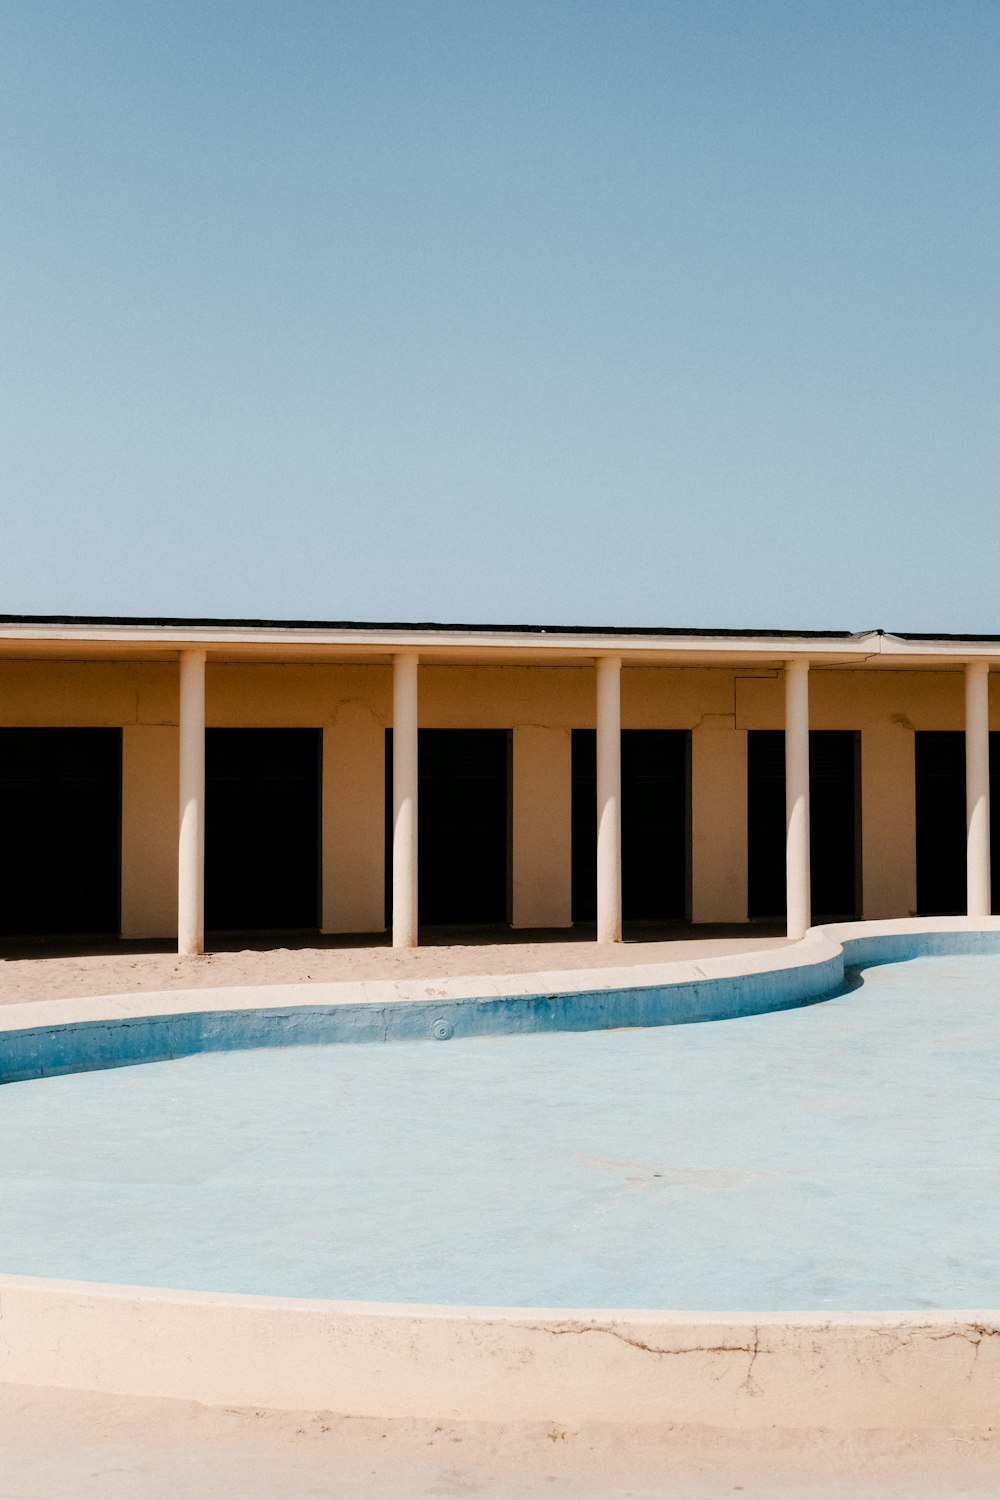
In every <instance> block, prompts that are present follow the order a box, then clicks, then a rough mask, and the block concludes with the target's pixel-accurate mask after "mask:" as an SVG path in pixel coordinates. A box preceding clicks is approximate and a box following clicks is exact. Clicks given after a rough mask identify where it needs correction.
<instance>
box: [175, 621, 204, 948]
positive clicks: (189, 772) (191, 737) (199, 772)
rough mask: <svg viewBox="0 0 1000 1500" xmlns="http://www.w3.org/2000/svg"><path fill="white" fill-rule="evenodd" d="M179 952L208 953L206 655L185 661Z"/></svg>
mask: <svg viewBox="0 0 1000 1500" xmlns="http://www.w3.org/2000/svg"><path fill="white" fill-rule="evenodd" d="M179 725H180V825H179V834H178V845H177V951H178V953H184V954H198V953H204V951H205V652H204V651H182V652H181V659H180V715H179Z"/></svg>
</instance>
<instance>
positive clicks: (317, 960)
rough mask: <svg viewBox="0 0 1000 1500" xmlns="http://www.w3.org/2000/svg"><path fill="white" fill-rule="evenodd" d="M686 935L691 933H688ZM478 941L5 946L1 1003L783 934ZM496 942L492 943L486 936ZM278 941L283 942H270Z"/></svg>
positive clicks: (654, 954)
mask: <svg viewBox="0 0 1000 1500" xmlns="http://www.w3.org/2000/svg"><path fill="white" fill-rule="evenodd" d="M684 930H685V931H686V932H689V931H690V929H684ZM498 936H499V934H498V933H496V932H495V931H494V932H491V933H489V934H487V935H486V939H485V940H482V939H481V938H480V937H478V936H477V935H475V934H469V935H468V937H466V939H465V940H463V941H449V942H441V941H440V939H439V940H438V941H437V942H435V941H434V938H435V934H433V933H432V934H430V935H429V939H430V940H429V941H428V942H427V943H426V944H425V945H424V946H422V947H420V948H415V949H410V950H400V951H396V950H394V949H392V948H390V947H388V946H387V945H386V944H384V943H383V944H378V943H374V944H373V943H371V942H365V943H362V942H360V941H359V940H357V939H355V940H354V941H353V943H352V942H350V941H344V940H335V939H334V940H330V941H324V943H323V945H322V946H317V947H298V946H296V947H274V948H266V947H264V946H263V944H261V945H258V946H255V947H253V948H236V947H227V948H225V949H216V950H215V951H213V952H210V953H206V954H205V955H204V957H202V958H178V956H177V954H176V953H171V952H169V951H164V948H163V946H162V945H160V944H155V943H120V944H118V945H116V946H115V948H114V949H113V950H110V951H108V950H105V951H103V952H101V951H93V950H89V951H88V950H87V949H86V948H78V949H76V950H75V951H74V949H73V947H72V946H71V945H70V944H68V943H66V942H63V943H60V944H56V943H51V944H35V945H30V944H21V945H19V946H17V947H10V948H7V949H6V950H3V951H4V953H5V956H4V957H3V958H2V959H0V1004H6V1005H11V1004H14V1003H18V1002H23V1001H26V1000H70V999H78V998H82V997H84V996H87V995H121V994H129V993H135V992H140V991H146V990H176V989H203V988H204V989H207V988H211V987H214V986H216V985H245V984H298V983H301V982H303V981H309V980H312V981H337V980H351V979H358V980H361V979H438V978H450V977H452V976H456V975H464V974H523V973H532V972H534V971H535V970H551V969H585V968H608V967H612V968H617V967H620V966H621V965H623V964H648V963H669V962H671V961H675V960H678V959H692V958H707V957H710V956H713V955H715V956H721V955H724V954H729V953H741V952H749V951H750V950H752V949H757V948H780V947H783V946H785V943H786V940H785V939H784V938H782V937H780V936H777V935H770V936H767V935H761V934H760V932H759V930H758V929H750V930H748V929H746V928H712V929H709V928H706V929H703V930H702V931H701V932H699V936H698V937H697V938H692V937H688V936H684V937H667V938H659V939H649V940H643V941H631V942H624V943H606V944H601V943H595V942H589V941H585V940H580V939H575V940H572V941H566V939H565V936H564V935H557V936H555V937H552V936H551V935H549V934H547V933H542V934H524V935H523V939H522V938H521V936H520V935H513V936H512V937H505V938H504V940H503V941H497V940H496V939H497V937H498ZM491 939H492V940H491ZM275 941H276V942H280V941H281V939H280V938H279V939H275Z"/></svg>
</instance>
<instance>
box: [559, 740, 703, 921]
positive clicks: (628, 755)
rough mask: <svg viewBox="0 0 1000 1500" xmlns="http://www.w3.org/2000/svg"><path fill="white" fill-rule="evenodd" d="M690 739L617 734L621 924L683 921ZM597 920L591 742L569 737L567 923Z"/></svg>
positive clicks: (686, 911)
mask: <svg viewBox="0 0 1000 1500" xmlns="http://www.w3.org/2000/svg"><path fill="white" fill-rule="evenodd" d="M690 761H691V736H690V734H689V733H688V732H687V730H684V729H623V730H622V916H623V918H624V920H625V921H633V922H635V921H657V920H659V921H666V920H676V919H678V918H679V919H681V920H684V919H685V918H686V917H687V916H688V914H689V907H690V901H689V870H690V858H689V849H690V843H691V839H690V796H689V784H690ZM596 916H597V736H596V734H595V732H594V730H593V729H574V730H573V921H574V922H592V921H594V919H595V918H596Z"/></svg>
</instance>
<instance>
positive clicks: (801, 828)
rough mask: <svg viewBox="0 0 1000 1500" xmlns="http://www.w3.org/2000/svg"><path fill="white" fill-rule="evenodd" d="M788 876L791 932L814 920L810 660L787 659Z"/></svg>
mask: <svg viewBox="0 0 1000 1500" xmlns="http://www.w3.org/2000/svg"><path fill="white" fill-rule="evenodd" d="M785 879H786V888H787V893H788V936H789V937H790V938H800V937H804V936H805V933H806V930H807V928H808V927H809V925H810V922H811V915H810V905H811V900H810V897H811V893H810V882H809V663H808V662H807V661H786V662H785Z"/></svg>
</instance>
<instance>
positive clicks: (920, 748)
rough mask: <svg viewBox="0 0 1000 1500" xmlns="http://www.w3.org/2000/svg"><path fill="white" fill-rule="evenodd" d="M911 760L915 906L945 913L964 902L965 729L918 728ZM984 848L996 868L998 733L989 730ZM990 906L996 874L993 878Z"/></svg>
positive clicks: (996, 899)
mask: <svg viewBox="0 0 1000 1500" xmlns="http://www.w3.org/2000/svg"><path fill="white" fill-rule="evenodd" d="M913 745H914V756H915V761H916V783H917V785H916V819H917V911H918V913H919V914H920V916H922V917H934V916H938V917H948V916H955V915H957V914H960V913H963V912H964V911H965V910H966V907H967V905H968V892H967V884H966V809H965V733H964V731H963V730H961V729H918V730H917V732H916V734H915V735H914V736H913ZM990 851H991V855H992V863H993V868H994V870H995V871H1000V734H998V733H997V732H996V731H995V730H994V731H992V732H991V734H990ZM993 887H994V890H993V910H994V911H996V910H997V908H998V905H1000V877H994V880H993Z"/></svg>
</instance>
